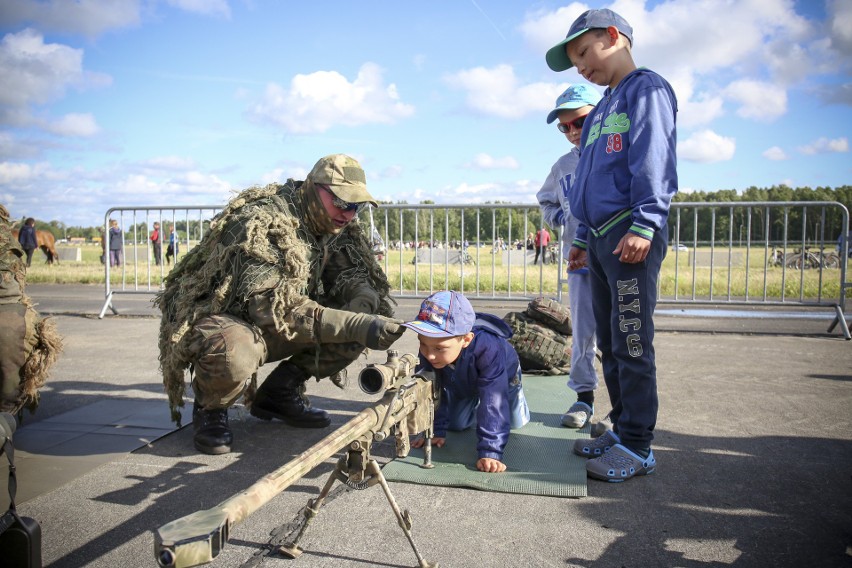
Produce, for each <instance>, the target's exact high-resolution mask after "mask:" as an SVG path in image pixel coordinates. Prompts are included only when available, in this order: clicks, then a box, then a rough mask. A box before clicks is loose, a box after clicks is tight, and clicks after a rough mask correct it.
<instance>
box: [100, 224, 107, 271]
mask: <svg viewBox="0 0 852 568" xmlns="http://www.w3.org/2000/svg"><path fill="white" fill-rule="evenodd" d="M98 234H99V235H100V239H101V264H104V263H106V251H107V242H106V237H105V236H104V228H103V227H98Z"/></svg>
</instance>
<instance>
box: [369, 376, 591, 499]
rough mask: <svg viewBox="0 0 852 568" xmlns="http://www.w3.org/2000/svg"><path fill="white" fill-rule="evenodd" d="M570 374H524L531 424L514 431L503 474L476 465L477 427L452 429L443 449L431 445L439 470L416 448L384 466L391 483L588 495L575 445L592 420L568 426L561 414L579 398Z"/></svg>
mask: <svg viewBox="0 0 852 568" xmlns="http://www.w3.org/2000/svg"><path fill="white" fill-rule="evenodd" d="M567 380H568V377H567V376H566V375H556V376H537V375H526V376H524V393H525V395H526V397H527V403H528V404H529V407H530V422H529V423H528V424H527V425H526V426H524V427H523V428H520V429H519V430H512V433H511V434H510V435H509V441H508V443H507V444H506V449H505V450H504V452H503V463H505V464H506V468H507V469H506V471H505V472H503V473H483V472H481V471H479V470H477V469H476V460H477V454H476V442H477V440H476V428H475V427H474V428H469V429H468V430H465V431H464V432H449V433H448V434H447V443H446V444H445V445H444V447H443V448H434V447H433V448H432V463H434V464H435V467H434V469H423V468H422V467H420V465H421V464H422V463H423V450H422V449H419V450H417V449H412V450H411V454H409V455H408V457H406V458H397V459H395V460H393V461H391V462H389V463H388V464H387V465H385V467H384V468H383V470H382V471H383V472H384V475H385V477H386V478H387V479H388V480H390V481H402V482H406V483H417V484H421V485H442V486H452V487H469V488H472V489H481V490H484V491H498V492H503V493H523V494H527V495H547V496H551V497H585V496H586V495H587V490H586V460H585V458H581V457H579V456H576V455H574V453H573V452H572V451H571V448H572V447H573V445H574V440H576V439H577V438H588V437H589V431H590V427H589V425H588V424H587V425H586V426H585V427H584V428H581V429H580V430H575V429H573V428H565V427H564V426H562V423H561V418H562V414H563V413H564V412H565V410H566V409H567V408H568V407H569V406H571V404H573V403H574V402H575V401H576V395H575V394H574V392H573V391H571V390H569V389H568V387H567V386H566V382H567Z"/></svg>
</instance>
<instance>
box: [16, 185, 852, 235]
mask: <svg viewBox="0 0 852 568" xmlns="http://www.w3.org/2000/svg"><path fill="white" fill-rule="evenodd" d="M747 201H755V202H768V203H772V202H784V201H789V202H804V203H807V202H815V201H830V202H837V203H840V204H841V205H843V206H844V207H846V209H847V211H848V210H849V209H850V208H852V186H850V185H844V186H841V187H836V188H830V187H817V188H815V189H814V188H810V187H799V188H795V189H793V188H791V187H788V186H786V185H777V186H772V187H769V188H758V187H754V186H752V187H749V188H748V189H746V190H744V191H742V192H739V191H737V190H733V189H722V190H717V191H711V192H704V191H699V192H693V193H684V192H682V193H678V194H677V195H675V198H674V202H675V203H684V202H695V203H714V204H715V203H718V204H720V207H719V208H718V210H717V214H716V216H715V218H714V216H711V215H710V214H709V211H706V210H704V209H702V210H697V211H698V214H689V212H688V211H687V212H686V214H684V212H683V211H682V213H681V215H680V221H679V223H680V226H679V230H680V236H679V239H680V240H681V241H689V240H691V238H692V236H693V235H696V234H697V235H699V238H700V239H701V240H702V241H706V240H709V238H710V235H713V238H714V240H715V242H717V243H724V242H727V241H728V239H729V236H730V235H733V240H734V241H737V240H738V239H739V240H742V238H744V233H743V231H746V230H747V228H748V227H749V226H750V227H751V234H752V240H753V241H754V240H762V239H763V238H764V237H765V236H766V234H767V228H768V235H769V240H770V241H772V242H780V241H782V240H783V239H784V237H785V235H784V224H785V222H786V223H787V235H786V237H787V240H788V241H791V242H797V241H802V240H803V237H804V240H806V241H809V242H822V241H826V242H834V241H836V239H837V237H838V236H839V235H840V233H841V231H842V221H843V217H842V214H841V211H840V209H839V208H837V207H830V208H819V207H809V208H806V209H803V208H801V207H796V208H790V209H789V210H787V211H786V212H785V208H784V207H781V206H779V207H768V208H751V210H750V211H748V210H746V209H745V208H737V209H735V210H734V213H733V216H729V215H728V214H727V213H726V212H725V211H724V209H725V208H724V207H723V205H722V204H725V203H731V204H736V203H738V202H747ZM382 203H384V204H387V205H396V206H404V205H408V203H407V202H405V201H398V202H396V203H392V202H387V201H386V202H382ZM419 205H433V206H436V204H435V202H434V201H422V202H420V204H419ZM494 205H498V206H500V207H497V208H493V207H492V206H494ZM506 205H515V206H514V207H506ZM478 208H479V209H478ZM360 217H361V223H362V224H365V225H366V226H369V218H368V215H367V214H366V213H363V212H362V213H361V214H360ZM373 221H374V225H375V227H376V229H377V231H378V232H379V234H380V235H381V237H382V238H383V239H384V238H386V237H387V238H388V239H389V240H391V241H397V240H402V241H404V242H413V241H421V242H422V241H428V240H430V238H431V239H432V240H435V241H442V242H446V241H465V240H467V241H468V242H471V243H474V242H477V241H479V242H486V243H490V242H492V241H493V240H495V239H496V238H498V237H502V238H503V239H507V240H508V239H509V238H510V232H511V240H524V239H525V238H526V235H527V234H528V233H530V232H535V231H536V230H537V229H538V228H539V227H541V226H542V217H541V211H540V210H539V208H538V206H537V205H536V204H521V205H517V204H510V203H507V202H500V201H495V202H486V203H484V204H479V205H471V206H470V207H468V208H466V209H465V210H464V214H463V215H462V212H461V211H460V210H458V209H445V208H442V207H440V206H436V207H435V208H431V209H421V210H416V211H415V210H413V209H404V208H400V209H399V210H396V209H389V208H387V209H382V208H381V207H380V208H379V209H378V210H375V211H373ZM162 223H163V225H164V226H163V227H162V229H163V230H164V231H165V232H166V233H168V227H170V226H171V224H172V221H171V219H163V221H162ZM20 224H23V219H21V223H20ZM152 224H153V220H150V223H146V222H141V223H136V224H133V225H130V226H126V227H122V229H123V230H124V235H125V240H127V241H128V242H129V241H130V240H132V239H133V238H134V236H135V238H136V239H137V240H142V241H144V240H145V239H146V238H147V235H149V234H150V232H151V230H153V227H152ZM174 224H175V228H176V232H177V233H178V236H179V237H180V239H181V240H184V239H186V237H187V231H188V234H189V236H190V238H198V236H199V235H201V234H202V233H206V232H207V231H208V230H209V221H208V220H204V221H198V220H175V223H174ZM400 227H402V231H401V232H400ZM462 227H464V231H463V232H462ZM36 228H37V229H41V230H46V231H50V232H51V233H53V236H54V237H56V239H57V240H59V239H65V238H67V239H70V238H81V237H82V238H85V239H87V240H90V241H95V240H99V239H100V230H101V229H102V227H101V226H91V227H82V226H69V225H66V224H65V223H63V222H62V221H57V220H52V221H43V220H39V219H36ZM550 229H551V230H555V228H554V227H550ZM675 229H676V227H675V226H674V220H673V219H671V218H670V219H669V230H670V235H669V236H670V240H673V237H674V234H673V231H674V230H675Z"/></svg>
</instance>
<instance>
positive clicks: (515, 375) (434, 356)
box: [403, 291, 530, 473]
mask: <svg viewBox="0 0 852 568" xmlns="http://www.w3.org/2000/svg"><path fill="white" fill-rule="evenodd" d="M403 325H405V327H408V328H410V329H413V330H414V331H415V332H417V334H418V335H419V337H420V363H419V364H418V367H417V368H418V370H430V371H431V370H434V371H435V376H436V379H437V380H438V381H439V384H440V385H441V401H440V404H438V407H437V409H436V410H435V424H434V431H433V438H432V443H433V444H434V445H435V447H437V448H441V447H443V446H444V444H445V443H446V437H447V431H448V430H453V431H461V430H467V429H468V428H470V427H472V426H474V425H476V435H477V438H478V440H479V441H478V443H477V445H476V451H477V457H478V459H477V461H476V469H478V470H479V471H483V472H486V473H500V472H503V471H506V464H504V463H503V449H504V448H505V447H506V442H508V440H509V430H512V429H517V428H520V427H522V426H524V425H525V424H526V423H527V422H529V421H530V410H529V407H528V406H527V401H526V397H524V390H523V387H522V385H521V378H522V377H521V365H520V362H519V360H518V354H517V352H516V351H515V348H514V347H512V345H511V344H510V343H509V341H508V339H509V338H510V337H511V336H512V330H511V328H510V327H509V325H508V324H507V323H506V322H504V321H503V320H502V319H500V318H499V317H497V316H495V315H492V314H485V313H476V312H474V311H473V306H471V305H470V302H469V301H468V299H467V298H465V297H464V296H463V295H462V294H460V293H458V292H452V291H442V292H437V293H435V294H432V295H431V296H429V297H428V298H426V299H425V300H424V301H423V303H422V304H421V305H420V313H419V314H418V315H417V319H416V320H414V321H410V322H408V323H405V324H403ZM425 443H426V440H425V439H424V438H423V437H422V436H421V437H419V438H417V439H415V440H414V441H413V442H412V446H413V447H415V448H420V447H422V446H423V445H424V444H425Z"/></svg>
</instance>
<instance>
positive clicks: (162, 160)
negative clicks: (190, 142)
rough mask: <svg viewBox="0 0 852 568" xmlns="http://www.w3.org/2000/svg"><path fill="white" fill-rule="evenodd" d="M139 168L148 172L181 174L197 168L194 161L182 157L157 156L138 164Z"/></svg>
mask: <svg viewBox="0 0 852 568" xmlns="http://www.w3.org/2000/svg"><path fill="white" fill-rule="evenodd" d="M139 166H140V167H141V168H142V169H143V170H146V171H149V172H183V171H188V170H193V169H195V168H196V167H197V166H196V163H195V160H193V159H192V158H184V157H182V156H157V157H155V158H150V159H148V160H143V161H141V162H139Z"/></svg>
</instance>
